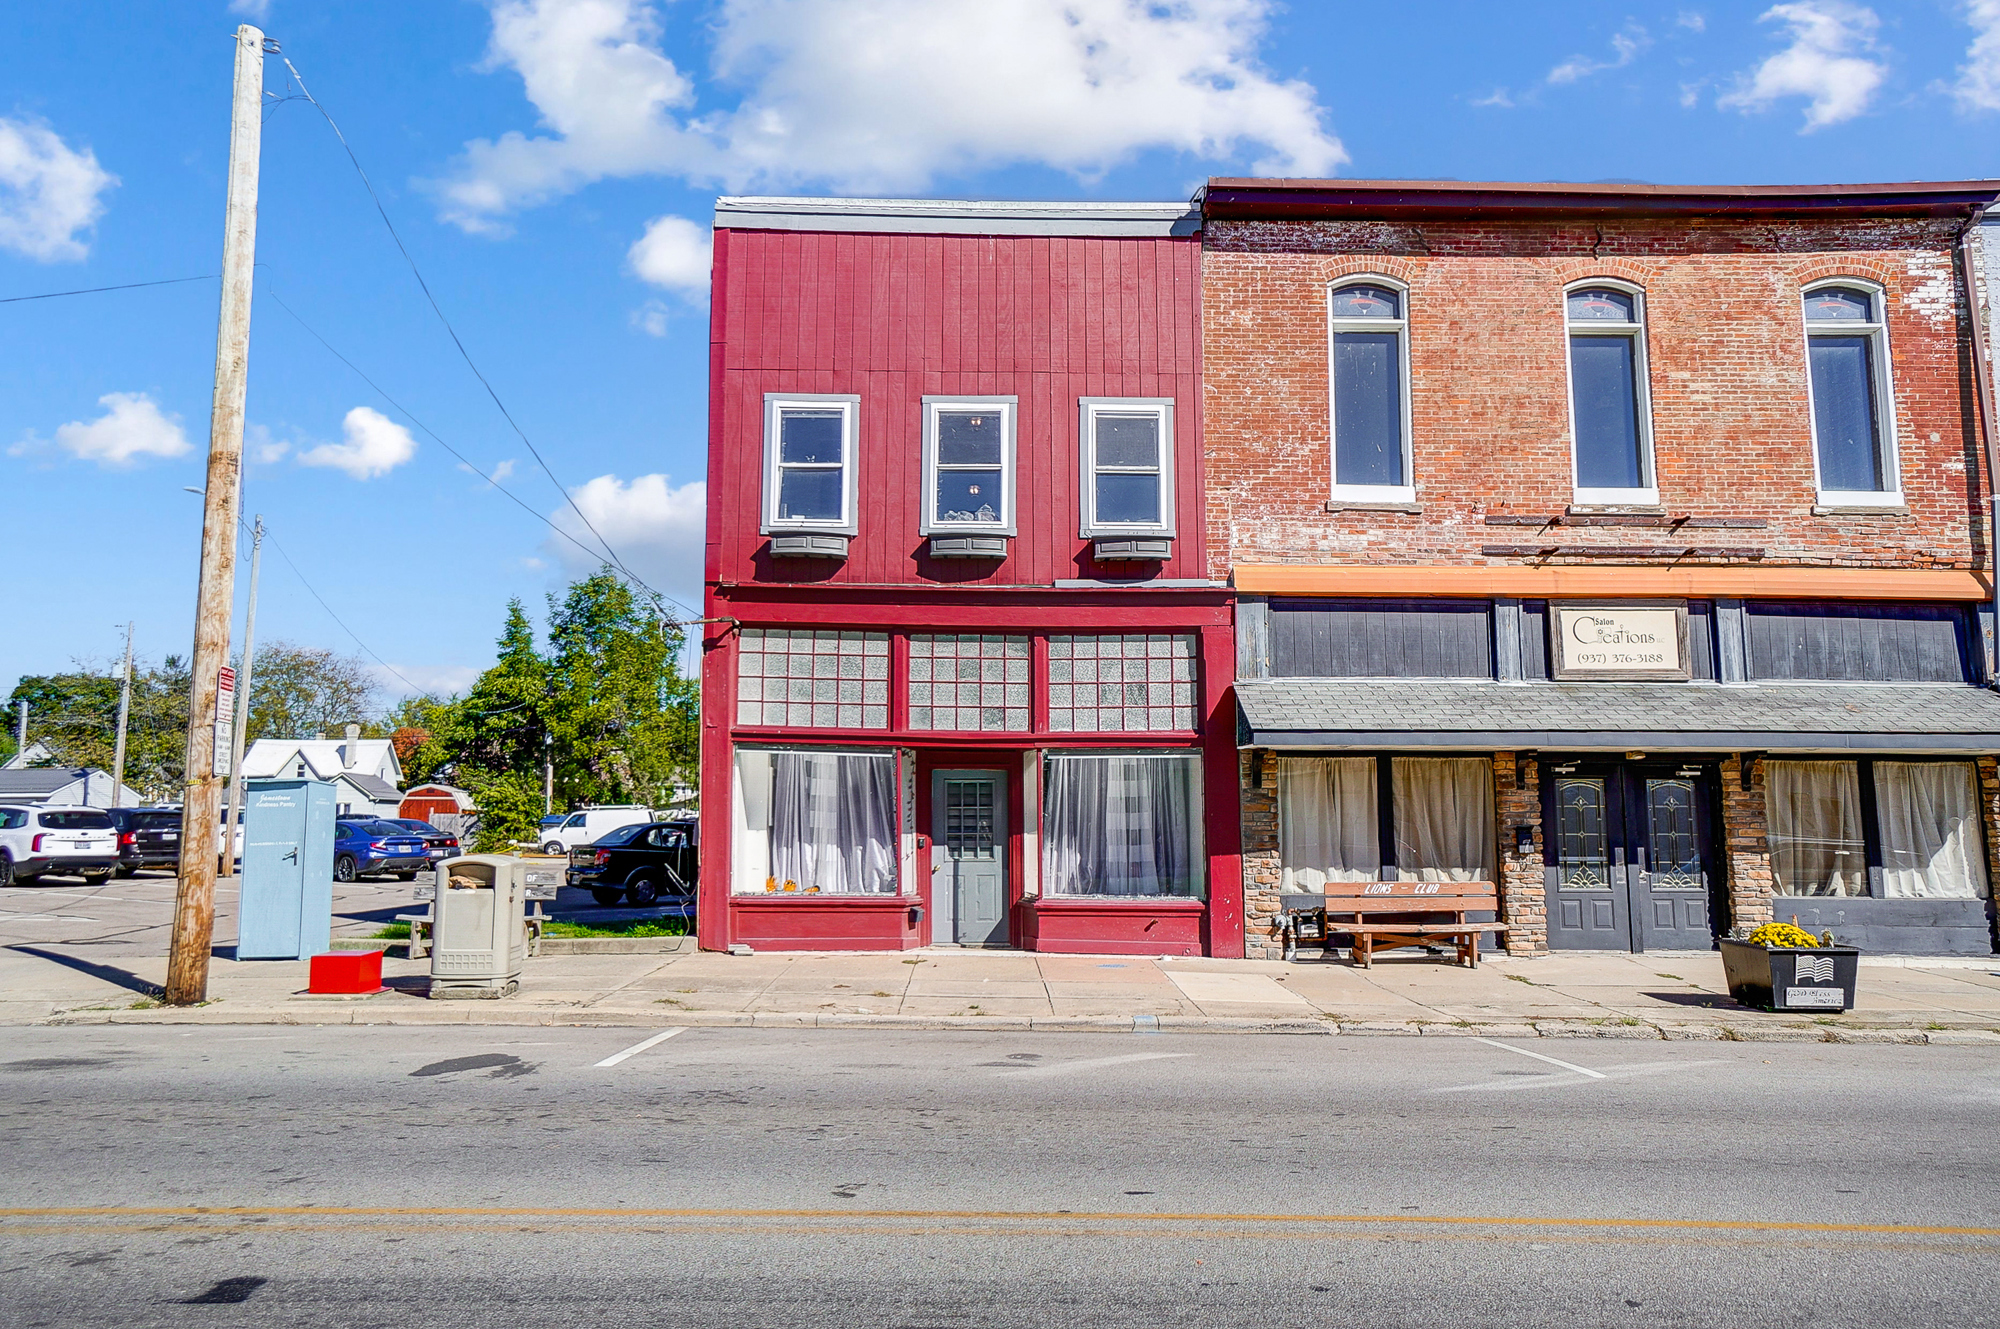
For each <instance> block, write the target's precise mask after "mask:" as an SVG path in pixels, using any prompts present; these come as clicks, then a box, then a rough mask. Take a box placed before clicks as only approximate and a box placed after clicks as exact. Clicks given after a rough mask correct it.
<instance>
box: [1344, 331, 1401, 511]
mask: <svg viewBox="0 0 2000 1329" xmlns="http://www.w3.org/2000/svg"><path fill="white" fill-rule="evenodd" d="M1397 338H1398V334H1396V333H1393V332H1342V333H1338V334H1336V335H1335V337H1334V339H1333V447H1334V477H1333V478H1334V480H1335V481H1336V482H1337V483H1339V484H1344V485H1400V484H1402V483H1403V384H1402V372H1403V366H1402V359H1401V356H1400V354H1399V353H1398V350H1399V348H1398V346H1397Z"/></svg>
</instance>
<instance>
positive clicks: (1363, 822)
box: [1278, 757, 1382, 891]
mask: <svg viewBox="0 0 2000 1329" xmlns="http://www.w3.org/2000/svg"><path fill="white" fill-rule="evenodd" d="M1379 832H1380V823H1379V821H1378V819H1377V816H1376V797H1375V758H1373V757H1280V758H1279V759H1278V859H1279V863H1280V865H1281V868H1282V872H1283V878H1282V889H1284V890H1287V891H1323V890H1325V889H1326V883H1328V882H1330V881H1374V880H1376V879H1377V878H1379V877H1380V876H1381V875H1382V841H1381V837H1380V833H1379Z"/></svg>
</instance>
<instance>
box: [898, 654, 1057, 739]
mask: <svg viewBox="0 0 2000 1329" xmlns="http://www.w3.org/2000/svg"><path fill="white" fill-rule="evenodd" d="M910 728H912V729H962V730H997V731H1003V732H1004V731H1012V732H1015V733H1026V732H1027V729H1028V639H1027V638H1026V637H1003V636H999V635H996V634H988V635H985V636H979V635H975V634H972V633H964V634H957V635H951V634H937V635H918V636H913V637H911V638H910Z"/></svg>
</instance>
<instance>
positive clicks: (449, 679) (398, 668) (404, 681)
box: [368, 664, 479, 699]
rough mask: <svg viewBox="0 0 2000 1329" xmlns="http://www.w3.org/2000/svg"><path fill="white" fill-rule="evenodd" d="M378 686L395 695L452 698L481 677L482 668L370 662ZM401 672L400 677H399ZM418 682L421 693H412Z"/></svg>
mask: <svg viewBox="0 0 2000 1329" xmlns="http://www.w3.org/2000/svg"><path fill="white" fill-rule="evenodd" d="M368 672H369V673H371V674H373V675H374V676H375V686H377V687H379V688H380V689H382V691H383V692H384V693H386V694H388V695H389V696H391V697H395V698H398V699H401V698H403V697H411V696H418V695H422V696H427V697H449V696H452V695H454V694H456V693H460V692H463V691H465V690H466V689H467V688H469V687H471V686H472V685H473V684H474V683H476V682H477V681H478V680H479V670H478V669H476V668H474V667H473V666H471V665H411V664H399V665H370V666H369V668H368ZM399 675H400V677H399ZM412 684H414V685H415V686H416V688H417V689H418V691H417V692H414V693H413V692H411V691H410V687H411V685H412Z"/></svg>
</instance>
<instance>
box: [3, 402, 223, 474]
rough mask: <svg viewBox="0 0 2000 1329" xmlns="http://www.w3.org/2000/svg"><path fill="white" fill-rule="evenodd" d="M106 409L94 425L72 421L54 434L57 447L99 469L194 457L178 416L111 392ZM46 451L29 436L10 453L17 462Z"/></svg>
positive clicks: (151, 404)
mask: <svg viewBox="0 0 2000 1329" xmlns="http://www.w3.org/2000/svg"><path fill="white" fill-rule="evenodd" d="M97 404H98V405H99V406H102V407H104V408H105V410H104V414H103V415H100V416H98V417H97V418H96V419H95V420H87V421H86V420H72V421H71V422H70V423H68V424H66V425H62V426H60V427H59V428H57V430H56V437H55V444H56V446H57V447H59V448H61V449H63V450H64V451H65V452H68V453H69V454H70V455H71V456H74V457H78V458H81V459H82V460H84V461H94V462H96V463H98V464H99V465H101V466H119V467H123V466H130V465H132V464H133V463H134V462H135V461H138V460H139V459H140V458H142V457H182V456H186V455H187V454H188V453H189V452H191V451H193V449H194V444H192V443H190V442H188V436H187V432H186V431H185V430H183V429H182V428H181V418H180V417H179V416H178V415H165V414H162V413H161V411H160V408H159V406H158V405H157V404H155V403H154V401H153V399H152V398H151V397H149V396H147V395H146V394H145V393H143V392H110V393H106V394H105V395H104V396H102V397H99V398H98V399H97ZM47 446H48V445H47V444H46V443H45V442H43V441H42V440H41V439H39V438H36V437H35V436H34V435H33V434H30V435H28V436H26V437H25V438H23V439H22V440H21V441H20V442H19V443H16V444H15V445H14V446H13V447H11V448H9V449H8V451H9V452H10V453H12V454H14V455H15V456H21V455H23V454H26V453H32V452H40V451H42V450H43V449H44V448H46V447H47Z"/></svg>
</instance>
